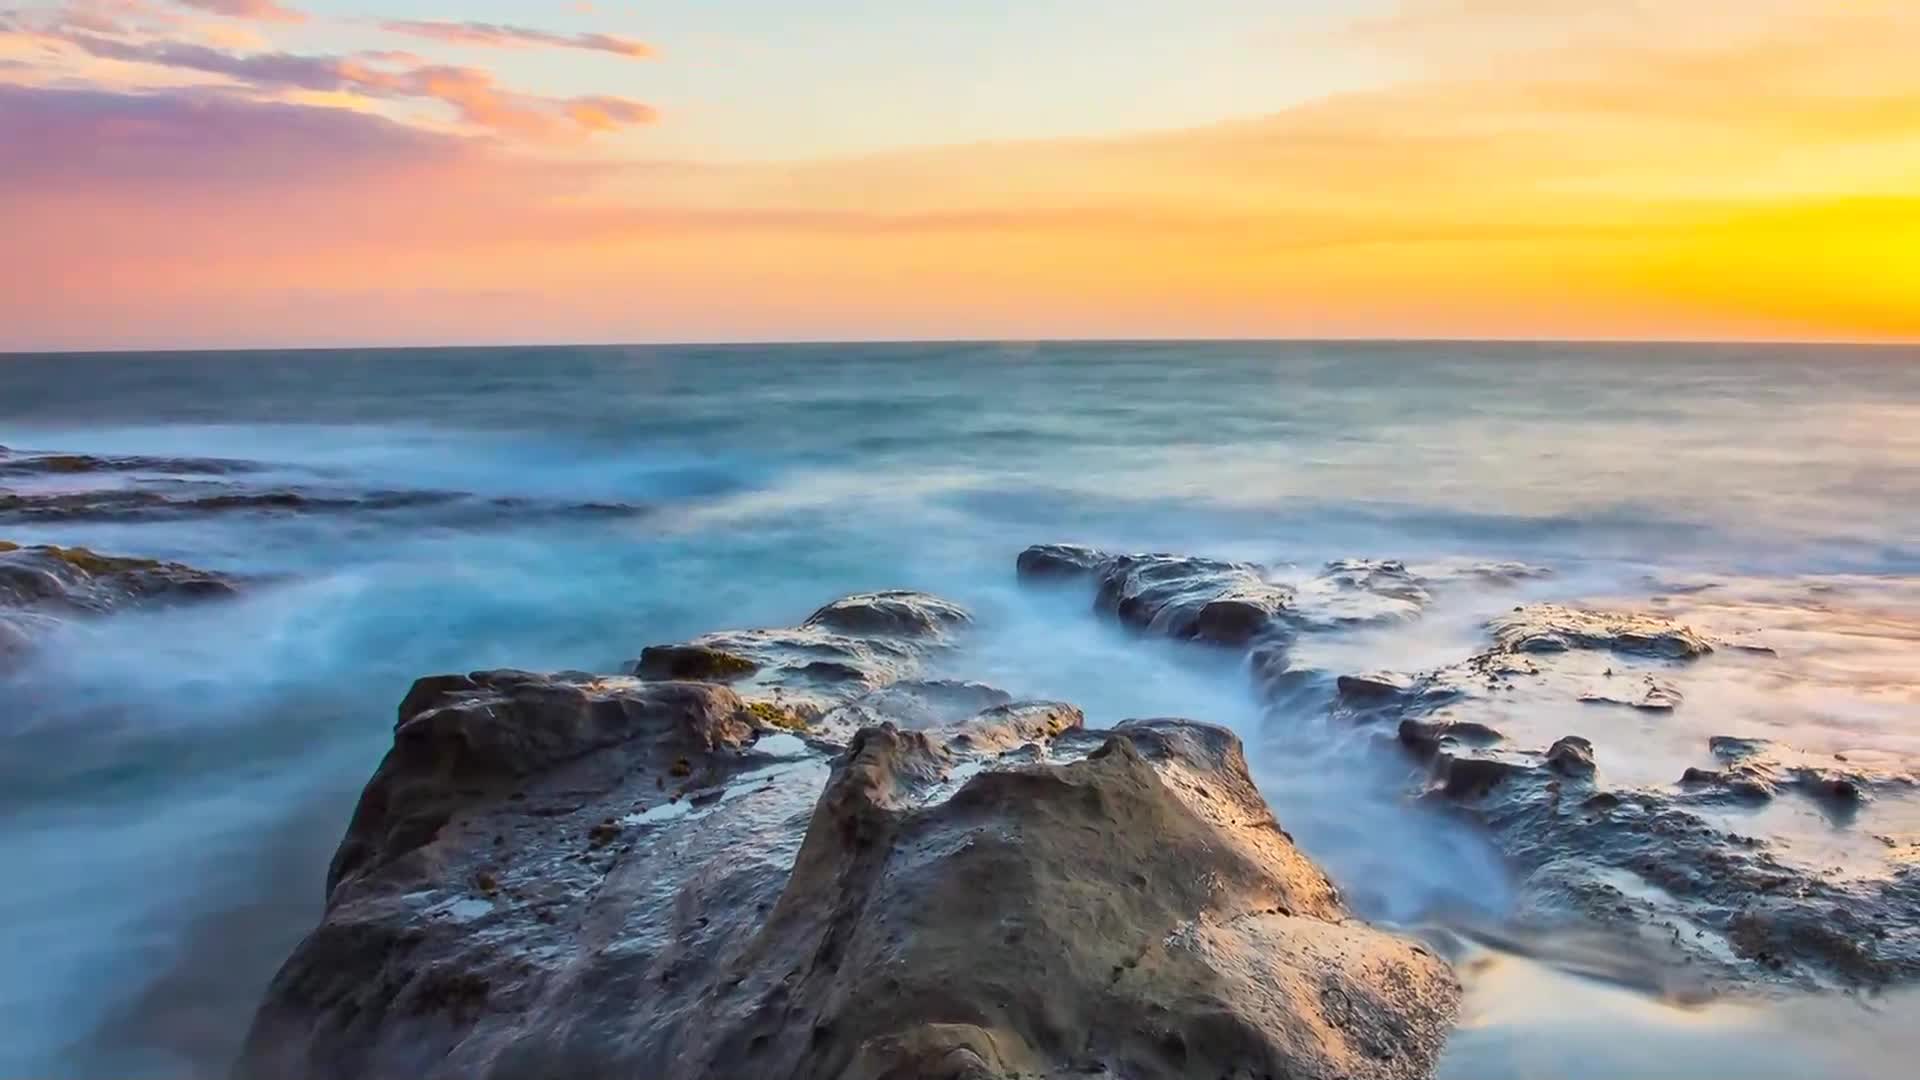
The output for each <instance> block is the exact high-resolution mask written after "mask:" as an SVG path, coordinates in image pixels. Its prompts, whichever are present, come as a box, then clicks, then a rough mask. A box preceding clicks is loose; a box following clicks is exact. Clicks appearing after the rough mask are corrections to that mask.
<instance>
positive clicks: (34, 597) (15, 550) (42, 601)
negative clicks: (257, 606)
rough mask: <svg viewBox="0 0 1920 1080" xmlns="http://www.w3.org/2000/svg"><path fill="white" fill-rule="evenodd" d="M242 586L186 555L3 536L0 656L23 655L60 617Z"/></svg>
mask: <svg viewBox="0 0 1920 1080" xmlns="http://www.w3.org/2000/svg"><path fill="white" fill-rule="evenodd" d="M238 588H239V583H238V581H237V580H236V579H234V578H231V577H229V576H227V575H224V574H219V573H215V572H213V571H209V570H200V569H196V568H194V567H191V566H184V565H182V564H180V563H173V562H163V561H160V560H157V559H137V558H127V557H124V556H118V555H102V554H100V553H98V552H95V551H92V550H90V549H88V548H82V547H56V546H54V545H51V544H38V545H28V546H22V545H20V544H16V543H13V542H12V541H8V540H0V662H4V661H5V659H6V658H7V657H18V656H23V655H25V653H26V652H27V651H28V650H29V649H30V648H31V647H32V645H33V642H34V641H35V639H37V638H38V637H40V636H42V634H43V633H44V632H45V631H47V630H49V629H51V627H52V625H53V623H54V622H55V621H56V620H58V619H60V618H64V617H71V616H74V615H104V614H106V613H108V612H112V611H116V610H119V609H121V608H127V607H134V606H140V605H151V604H167V603H185V602H195V601H204V600H216V599H221V598H224V597H228V596H232V595H234V594H235V593H236V592H237V591H238Z"/></svg>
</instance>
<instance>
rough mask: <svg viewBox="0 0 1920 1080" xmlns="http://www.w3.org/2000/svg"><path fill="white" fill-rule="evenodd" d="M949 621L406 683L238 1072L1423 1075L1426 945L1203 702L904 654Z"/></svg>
mask: <svg viewBox="0 0 1920 1080" xmlns="http://www.w3.org/2000/svg"><path fill="white" fill-rule="evenodd" d="M964 622H965V614H964V612H961V611H960V610H959V609H958V608H955V607H953V606H952V605H949V604H945V603H944V602H937V603H936V602H934V601H933V598H926V597H922V596H921V595H920V594H901V593H893V594H876V595H871V596H867V597H856V598H850V599H849V600H848V601H842V602H839V603H837V604H834V605H829V606H828V607H827V608H823V609H822V612H821V613H819V614H816V615H815V616H814V617H813V618H811V619H809V620H807V622H806V623H805V624H803V625H802V626H800V627H797V628H793V629H789V630H770V631H748V632H736V633H732V634H725V635H711V636H709V637H708V638H704V639H702V641H701V642H700V643H699V645H700V647H701V648H705V649H715V650H724V651H726V652H728V653H729V654H732V655H738V656H741V657H743V658H744V659H746V660H748V661H749V662H750V663H751V664H752V665H753V668H752V670H751V672H737V671H734V670H733V669H732V668H731V667H729V669H728V671H727V672H726V674H731V675H734V676H736V677H734V678H733V679H732V681H731V682H729V683H727V684H724V685H723V684H720V683H717V682H685V681H672V680H668V681H652V680H643V679H638V678H633V677H624V676H623V677H605V678H595V677H592V676H586V675H569V676H556V677H548V676H536V675H529V674H527V673H523V672H490V673H475V674H472V675H461V676H443V677H436V678H433V679H426V680H422V681H421V682H420V683H419V684H417V685H416V687H415V689H414V691H413V692H411V693H409V695H408V696H407V700H406V703H405V704H404V705H403V706H402V709H401V715H400V717H399V724H398V727H397V729H396V731H395V736H394V746H393V749H392V750H391V751H390V752H389V754H388V756H387V759H386V761H385V762H383V763H382V765H381V766H380V769H379V770H378V771H377V772H376V774H375V775H374V778H373V779H372V781H370V782H369V784H368V786H367V789H366V792H365V793H364V794H363V796H362V798H361V803H360V807H359V809H358V810H357V811H356V813H355V815H354V821H353V824H352V825H351V826H350V828H349V830H348V834H347V837H346V839H345V841H344V842H343V843H342V845H341V848H340V853H339V854H338V855H337V856H336V857H335V860H334V864H333V868H332V872H331V873H330V874H329V884H328V896H327V905H326V911H325V914H324V917H323V918H322V921H321V923H320V925H319V926H318V927H317V928H316V929H315V930H314V931H313V933H312V934H311V935H309V936H308V938H307V939H306V941H304V942H303V943H302V944H301V945H300V946H299V948H298V949H296V950H295V952H294V953H293V955H292V956H291V957H289V959H288V960H287V962H286V964H285V965H284V967H283V968H282V969H281V971H280V973H279V975H278V976H276V978H275V979H274V981H273V983H272V985H271V987H270V988H269V989H268V991H267V994H266V997H265V1000H264V1001H263V1002H262V1004H261V1007H260V1010H259V1012H258V1015H257V1017H256V1019H255V1021H254V1024H253V1027H252V1030H251V1032H250V1034H249V1037H248V1039H247V1042H246V1047H245V1050H244V1051H243V1053H242V1056H241V1058H240V1060H239V1062H238V1064H237V1066H236V1068H235V1075H236V1077H241V1078H261V1080H296V1078H304V1077H312V1078H322V1077H324V1078H334V1077H341V1076H353V1077H356V1078H367V1080H377V1078H382V1077H394V1078H400V1077H404V1078H407V1080H414V1078H424V1077H448V1078H452V1077H460V1078H463V1080H465V1078H469V1077H494V1078H508V1077H511V1078H533V1077H542V1078H546V1077H613V1076H646V1077H660V1078H678V1077H685V1078H694V1077H761V1076H788V1077H819V1078H827V1077H850V1078H863V1080H868V1078H870V1080H880V1078H900V1080H905V1078H908V1077H929V1078H954V1080H960V1078H968V1080H985V1078H993V1077H1006V1078H1011V1077H1015V1076H1020V1077H1067V1076H1089V1075H1093V1076H1098V1075H1106V1076H1127V1077H1148V1078H1151V1077H1186V1076H1196V1077H1198V1076H1204V1077H1216V1076H1328V1077H1332V1076H1342V1077H1354V1078H1396V1080H1398V1078H1409V1080H1410V1078H1415V1077H1420V1076H1425V1075H1427V1073H1428V1072H1429V1070H1430V1068H1431V1065H1432V1063H1433V1061H1434V1059H1435V1056H1436V1054H1437V1052H1438V1050H1439V1047H1440V1045H1441V1043H1442V1042H1443V1041H1444V1039H1445V1035H1446V1032H1447V1029H1448V1027H1449V1025H1450V1023H1451V1020H1452V1016H1453V1012H1454V1009H1455V1006H1456V1002H1457V997H1458V987H1457V985H1456V983H1455V981H1454V979H1453V977H1452V975H1451V973H1450V972H1449V971H1448V969H1447V968H1446V966H1445V965H1444V964H1443V963H1442V962H1441V961H1440V960H1438V959H1436V958H1435V957H1434V956H1433V955H1432V954H1431V953H1430V952H1429V951H1428V950H1426V949H1425V948H1423V947H1420V946H1417V945H1414V944H1411V943H1408V942H1405V941H1403V940H1401V939H1398V938H1396V937H1393V936H1391V935H1388V934H1385V933H1382V932H1380V931H1377V930H1374V929H1371V928H1369V927H1367V926H1365V925H1363V924H1360V923H1358V922H1356V921H1354V920H1352V919H1351V918H1350V917H1349V916H1348V915H1347V913H1346V911H1345V910H1344V908H1343V906H1342V904H1341V901H1340V899H1339V896H1338V894H1337V893H1336V892H1335V890H1334V888H1333V886H1332V885H1331V884H1330V883H1329V882H1328V881H1327V879H1326V877H1325V876H1324V875H1323V874H1321V873H1320V871H1319V870H1318V869H1316V868H1315V867H1314V866H1313V865H1312V864H1311V863H1309V862H1308V861H1307V860H1306V858H1305V857H1304V856H1302V855H1301V854H1300V853H1299V852H1298V851H1297V850H1296V849H1295V848H1294V846H1293V844H1292V842H1291V840H1290V839H1289V838H1288V837H1287V835H1286V834H1285V833H1284V832H1282V831H1281V830H1280V828H1279V827H1278V825H1277V824H1276V823H1275V822H1274V820H1273V817H1272V815H1271V813H1270V812H1269V810H1268V809H1267V807H1266V804H1265V803H1264V802H1263V801H1262V800H1261V798H1260V796H1259V794H1258V792H1257V791H1256V789H1255V787H1254V785H1253V782H1252V780H1251V778H1250V777H1249V775H1248V773H1247V769H1246V762H1245V759H1244V756H1243V754H1242V752H1241V748H1240V744H1239V740H1238V739H1237V738H1236V737H1235V736H1234V735H1233V734H1232V733H1231V732H1228V731H1226V730H1224V729H1221V728H1216V727H1211V726H1209V725H1205V724H1199V723H1194V722H1192V721H1185V720H1146V721H1130V722H1127V723H1123V724H1121V725H1119V726H1118V727H1116V728H1115V729H1114V730H1112V731H1089V730H1087V729H1085V728H1084V725H1083V720H1082V717H1081V715H1080V713H1079V711H1078V710H1077V709H1074V708H1073V707H1072V706H1070V705H1065V704H1061V703H1053V702H1024V703H1023V702H1015V701H1011V700H1009V699H1008V698H1007V696H1006V695H1004V694H1002V693H1000V692H998V691H995V690H993V688H991V687H985V686H983V685H982V684H977V683H964V682H952V681H943V680H926V679H920V678H918V677H917V676H918V675H919V674H920V667H921V665H922V663H923V661H924V659H925V658H926V657H927V655H928V654H929V651H930V650H934V649H939V648H944V647H945V645H946V643H947V641H948V638H949V636H950V635H951V634H952V633H954V632H956V631H957V630H958V629H959V627H961V626H963V625H964ZM656 655H658V654H656ZM823 658H824V659H827V660H829V661H830V662H831V663H834V664H836V665H840V667H841V668H843V669H844V670H843V671H841V672H840V673H839V677H832V678H828V677H821V676H819V674H818V673H810V672H809V671H808V668H809V665H811V664H813V663H816V662H819V661H820V660H822V659H823ZM645 666H646V665H645V664H643V665H642V667H643V668H644V667H645ZM795 702H798V706H797V707H796V705H795V704H794V703H795ZM796 713H804V714H805V715H800V716H797V717H796V715H795V714H796ZM835 717H838V719H837V720H836V719H834V718H835ZM782 719H797V720H798V722H797V723H791V724H790V723H786V722H776V721H778V720H782ZM856 721H857V722H858V723H859V725H860V726H858V727H855V726H854V724H855V722H856ZM921 725H924V726H921Z"/></svg>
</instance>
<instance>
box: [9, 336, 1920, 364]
mask: <svg viewBox="0 0 1920 1080" xmlns="http://www.w3.org/2000/svg"><path fill="white" fill-rule="evenodd" d="M906 345H1002V346H1017V345H1585V346H1595V345H1621V346H1632V345H1642V346H1682V345H1684V346H1695V347H1702V346H1718V347H1727V348H1742V347H1745V348H1755V347H1759V348H1786V347H1799V348H1810V347H1819V348H1844V349H1895V350H1897V349H1914V348H1920V338H1916V339H1913V340H1901V341H1885V340H1863V339H1858V338H1704V337H1703V338H1626V337H1619V338H1614V337H1564V338H1553V337H1541V338H1533V337H1445V336H1440V337H1363V336H1333V337H1187V336H1169V337H1111V338H1108V337H1052V336H1040V337H930V338H738V339H728V338H710V339H697V338H696V339H679V340H658V341H545V342H543V341H507V342H498V343H491V344H477V343H471V342H466V343H455V342H442V343H436V344H414V345H400V344H384V345H382V344H357V345H267V346H252V345H216V346H210V347H193V346H163V347H159V348H135V347H118V346H110V347H106V348H54V349H31V348H29V349H0V361H4V360H10V359H18V358H21V357H42V356H44V357H60V356H184V355H205V354H224V353H334V352H338V353H347V352H454V351H478V350H482V349H698V348H710V349H750V348H781V347H792V348H830V347H835V346H863V347H884V346H906Z"/></svg>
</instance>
